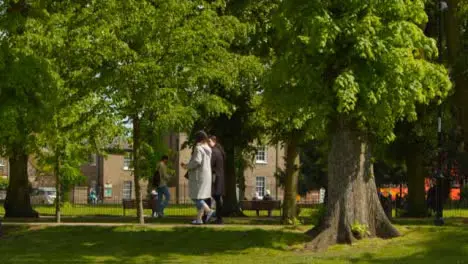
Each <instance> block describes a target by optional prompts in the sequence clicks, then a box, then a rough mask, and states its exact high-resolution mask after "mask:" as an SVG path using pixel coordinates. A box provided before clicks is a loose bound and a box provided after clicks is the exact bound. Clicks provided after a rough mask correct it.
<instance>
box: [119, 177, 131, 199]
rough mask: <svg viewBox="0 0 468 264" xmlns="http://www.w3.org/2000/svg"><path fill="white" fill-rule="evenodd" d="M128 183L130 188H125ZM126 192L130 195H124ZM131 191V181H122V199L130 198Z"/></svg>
mask: <svg viewBox="0 0 468 264" xmlns="http://www.w3.org/2000/svg"><path fill="white" fill-rule="evenodd" d="M128 185H130V189H128V188H125V187H127V186H128ZM126 192H128V193H129V195H130V196H128V195H126ZM132 192H133V181H124V182H123V184H122V199H128V200H130V199H132Z"/></svg>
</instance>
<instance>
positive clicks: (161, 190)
mask: <svg viewBox="0 0 468 264" xmlns="http://www.w3.org/2000/svg"><path fill="white" fill-rule="evenodd" d="M163 196H164V198H165V199H164V200H163ZM169 200H171V194H170V193H169V188H168V187H167V186H161V187H158V201H159V213H160V214H162V215H164V209H165V208H166V207H167V205H168V204H169Z"/></svg>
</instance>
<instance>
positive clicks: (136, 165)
mask: <svg viewBox="0 0 468 264" xmlns="http://www.w3.org/2000/svg"><path fill="white" fill-rule="evenodd" d="M140 132H141V131H140V118H139V117H138V115H135V116H134V117H133V177H134V180H133V181H134V184H135V197H136V204H137V218H138V221H139V222H140V224H144V223H145V217H144V211H143V201H142V199H141V186H140V139H141V135H140Z"/></svg>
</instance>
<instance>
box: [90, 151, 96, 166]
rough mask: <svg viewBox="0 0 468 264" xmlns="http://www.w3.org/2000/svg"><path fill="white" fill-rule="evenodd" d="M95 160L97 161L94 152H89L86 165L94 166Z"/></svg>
mask: <svg viewBox="0 0 468 264" xmlns="http://www.w3.org/2000/svg"><path fill="white" fill-rule="evenodd" d="M96 161H97V156H96V154H91V155H89V157H88V165H90V166H96Z"/></svg>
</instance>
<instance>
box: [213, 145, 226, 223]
mask: <svg viewBox="0 0 468 264" xmlns="http://www.w3.org/2000/svg"><path fill="white" fill-rule="evenodd" d="M209 145H210V147H211V150H212V154H211V172H212V175H213V186H212V188H211V194H212V196H213V198H214V200H215V202H216V223H217V224H222V223H223V218H222V216H221V212H222V209H223V196H224V194H225V191H224V162H225V159H226V154H225V153H224V149H223V147H222V146H221V145H220V144H219V143H218V140H217V138H216V136H210V139H209Z"/></svg>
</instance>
